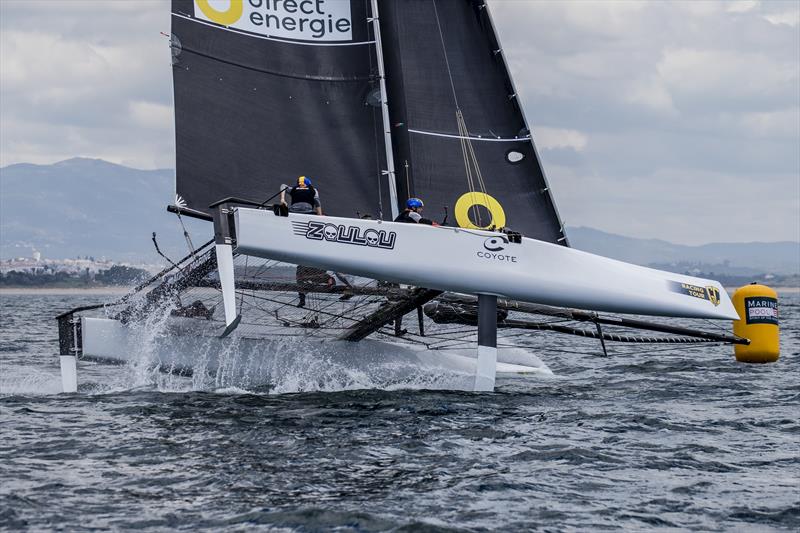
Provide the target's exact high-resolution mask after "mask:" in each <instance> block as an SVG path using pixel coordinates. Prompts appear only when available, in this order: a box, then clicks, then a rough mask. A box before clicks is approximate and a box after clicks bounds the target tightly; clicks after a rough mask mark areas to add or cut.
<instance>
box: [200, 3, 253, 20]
mask: <svg viewBox="0 0 800 533" xmlns="http://www.w3.org/2000/svg"><path fill="white" fill-rule="evenodd" d="M230 1H231V4H230V6H229V7H228V9H227V10H226V11H219V10H217V9H215V8H214V7H212V6H211V4H209V0H195V4H196V5H197V7H199V8H200V11H202V12H203V14H204V15H205V16H206V17H208V18H209V19H211V20H213V21H214V22H216V23H217V24H222V25H223V26H230V25H231V24H233V23H234V22H236V21H237V20H239V19H240V18H242V11H244V4H243V1H244V0H230Z"/></svg>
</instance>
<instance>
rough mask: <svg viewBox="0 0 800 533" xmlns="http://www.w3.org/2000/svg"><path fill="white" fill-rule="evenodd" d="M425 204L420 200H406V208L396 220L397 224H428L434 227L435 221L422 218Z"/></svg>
mask: <svg viewBox="0 0 800 533" xmlns="http://www.w3.org/2000/svg"><path fill="white" fill-rule="evenodd" d="M423 207H425V204H424V203H422V200H420V199H419V198H409V199H408V200H406V208H405V209H404V210H403V212H402V213H400V214H399V215H397V218H396V219H394V221H395V222H410V223H412V224H428V225H431V226H433V225H434V222H433V220H430V219H427V218H425V217H423V216H422V214H421V213H422V208H423Z"/></svg>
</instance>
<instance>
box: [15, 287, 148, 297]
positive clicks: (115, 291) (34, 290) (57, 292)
mask: <svg viewBox="0 0 800 533" xmlns="http://www.w3.org/2000/svg"><path fill="white" fill-rule="evenodd" d="M131 288H132V287H0V296H4V295H9V296H24V295H52V296H104V295H122V294H125V293H127V292H128V291H130V290H131Z"/></svg>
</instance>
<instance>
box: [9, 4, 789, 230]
mask: <svg viewBox="0 0 800 533" xmlns="http://www.w3.org/2000/svg"><path fill="white" fill-rule="evenodd" d="M490 5H491V8H492V12H493V14H494V18H495V22H496V24H497V26H498V31H499V33H500V38H501V42H502V43H503V46H504V49H505V53H506V56H507V58H508V60H509V63H510V65H511V68H512V71H513V74H514V77H515V81H516V83H517V86H518V89H519V91H520V93H521V99H522V102H523V104H524V105H525V108H526V114H527V115H528V118H529V119H530V121H531V125H532V127H533V130H534V136H535V138H536V139H537V143H538V144H539V148H540V152H541V155H542V158H543V161H544V164H545V166H546V171H547V174H548V177H549V179H550V181H551V183H552V185H553V190H554V191H555V194H556V201H557V203H558V205H559V210H560V212H561V213H562V215H563V216H564V218H565V219H566V220H567V222H568V223H569V224H570V225H574V226H577V225H588V226H594V227H598V228H602V229H606V230H611V231H618V232H621V233H627V234H632V235H638V236H642V237H660V238H664V239H668V240H673V241H680V242H692V243H698V242H702V241H703V240H707V241H710V240H715V241H719V240H741V239H760V240H764V239H767V240H770V239H774V240H778V239H794V240H797V239H800V220H798V217H800V215H799V214H798V213H800V191H799V190H798V187H800V185H798V184H799V183H800V149H798V145H800V118H799V117H800V24H798V23H797V22H796V17H795V15H794V12H795V11H793V10H795V9H797V4H796V3H793V2H760V3H759V2H756V3H753V4H748V3H731V2H722V1H699V2H611V1H594V0H591V1H575V0H572V1H569V2H563V1H500V0H493V1H491V3H490ZM798 17H800V15H798ZM169 22H170V21H169V2H167V1H147V0H137V1H112V2H99V1H93V0H88V1H75V0H71V1H63V0H53V1H35V2H29V1H14V0H12V1H9V0H2V1H0V59H2V60H0V74H1V76H0V95H2V96H1V97H0V118H1V119H2V120H0V164H3V165H5V164H9V163H14V162H20V161H29V162H36V163H46V162H52V161H55V160H59V159H66V158H69V157H73V156H77V155H82V156H87V157H102V158H104V159H108V160H111V161H114V162H118V163H123V164H127V165H131V166H136V167H139V168H154V167H171V166H173V165H174V153H173V152H174V146H173V142H174V133H173V124H172V120H171V117H170V114H171V105H172V87H171V71H170V57H169V50H168V48H167V39H166V38H165V37H163V36H161V35H159V32H160V31H164V32H167V33H168V32H169ZM564 130H569V131H570V132H571V133H569V134H565V137H564V138H565V139H566V141H564V142H561V141H559V140H558V139H556V140H553V139H552V138H548V137H552V136H553V135H561V133H559V132H562V133H563V131H564ZM570 139H573V140H574V139H579V140H580V142H579V143H573V144H572V145H570V142H571V141H570ZM754 197H757V198H758V201H759V207H758V211H759V213H758V214H756V213H755V211H756V210H754V209H746V210H744V211H741V210H740V211H736V210H735V209H733V208H732V206H733V205H739V204H740V203H742V204H746V203H747V201H748V200H749V199H752V198H754ZM734 214H736V215H735V216H734Z"/></svg>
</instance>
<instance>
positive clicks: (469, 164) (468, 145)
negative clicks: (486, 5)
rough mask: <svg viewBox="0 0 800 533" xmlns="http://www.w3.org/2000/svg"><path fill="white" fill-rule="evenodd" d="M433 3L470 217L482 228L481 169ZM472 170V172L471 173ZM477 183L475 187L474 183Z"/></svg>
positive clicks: (482, 184) (436, 9) (484, 188)
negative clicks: (454, 107) (454, 106)
mask: <svg viewBox="0 0 800 533" xmlns="http://www.w3.org/2000/svg"><path fill="white" fill-rule="evenodd" d="M431 2H432V3H433V13H434V15H435V17H436V27H437V29H438V30H439V41H440V42H441V43H442V54H443V55H444V62H445V66H446V67H447V78H448V80H449V81H450V90H451V91H452V93H453V101H454V102H455V104H456V124H457V125H458V136H459V140H460V142H461V153H462V155H463V158H464V171H465V173H466V178H467V188H468V190H469V193H470V198H471V203H472V207H471V208H470V209H471V210H472V217H473V219H474V220H475V221H476V222H477V226H480V227H483V225H484V224H483V220H482V217H481V212H480V209H478V206H480V205H483V203H482V202H479V201H478V197H477V196H476V194H475V193H476V192H478V191H480V192H481V193H483V195H486V183H485V182H484V180H483V174H482V173H481V167H480V165H479V164H478V158H477V156H476V155H475V149H474V148H473V146H472V140H471V138H470V137H471V136H470V133H469V129H468V128H467V123H466V121H465V120H464V114H463V113H462V112H461V105H460V104H459V103H458V95H457V94H456V85H455V82H454V81H453V72H452V70H451V69H450V59H449V58H448V57H447V47H446V46H445V44H444V33H443V32H442V24H441V21H440V20H439V10H438V8H437V7H436V0H431ZM473 169H474V171H473ZM476 181H477V187H476V186H475V183H476Z"/></svg>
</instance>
